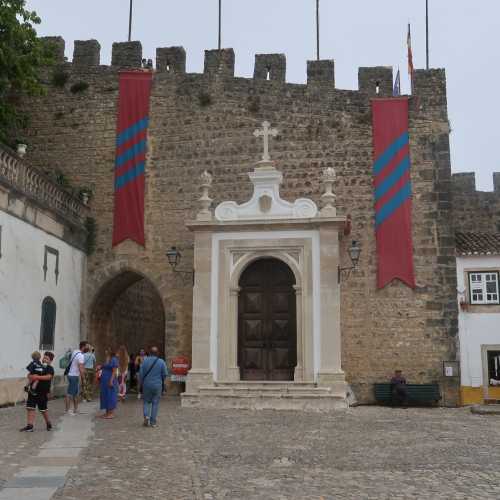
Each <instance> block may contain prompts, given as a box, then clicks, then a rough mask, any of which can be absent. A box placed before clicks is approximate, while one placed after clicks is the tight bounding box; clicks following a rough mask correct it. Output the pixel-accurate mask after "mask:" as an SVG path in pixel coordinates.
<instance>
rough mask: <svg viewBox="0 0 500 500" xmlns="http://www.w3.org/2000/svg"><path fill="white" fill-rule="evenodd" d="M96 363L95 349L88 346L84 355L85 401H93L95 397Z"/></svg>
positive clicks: (83, 395) (83, 392)
mask: <svg viewBox="0 0 500 500" xmlns="http://www.w3.org/2000/svg"><path fill="white" fill-rule="evenodd" d="M95 363H96V359H95V353H94V349H93V347H92V346H90V345H87V347H86V348H85V352H84V353H83V367H84V368H85V377H84V379H83V387H82V397H83V399H84V400H85V401H92V399H93V397H94V381H95Z"/></svg>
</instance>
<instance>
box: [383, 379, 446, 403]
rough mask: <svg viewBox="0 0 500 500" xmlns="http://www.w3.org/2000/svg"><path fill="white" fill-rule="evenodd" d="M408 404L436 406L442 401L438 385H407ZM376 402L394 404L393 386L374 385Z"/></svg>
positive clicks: (387, 384) (388, 384) (385, 384)
mask: <svg viewBox="0 0 500 500" xmlns="http://www.w3.org/2000/svg"><path fill="white" fill-rule="evenodd" d="M406 387H407V388H408V404H410V405H421V404H436V403H437V402H438V401H439V400H440V399H441V394H440V392H439V385H438V384H407V386H406ZM374 393H375V400H376V401H377V402H378V403H385V404H392V393H391V384H390V383H383V384H374Z"/></svg>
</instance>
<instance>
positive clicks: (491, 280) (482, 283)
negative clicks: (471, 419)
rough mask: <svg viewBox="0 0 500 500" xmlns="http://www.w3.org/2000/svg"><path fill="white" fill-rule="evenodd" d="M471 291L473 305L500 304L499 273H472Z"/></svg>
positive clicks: (470, 274)
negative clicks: (499, 290)
mask: <svg viewBox="0 0 500 500" xmlns="http://www.w3.org/2000/svg"><path fill="white" fill-rule="evenodd" d="M469 290H470V303H471V304H500V300H499V293H498V272H497V271H494V272H470V273H469Z"/></svg>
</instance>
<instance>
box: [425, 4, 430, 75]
mask: <svg viewBox="0 0 500 500" xmlns="http://www.w3.org/2000/svg"><path fill="white" fill-rule="evenodd" d="M425 58H426V59H425V60H426V63H427V64H426V66H427V69H429V0H425Z"/></svg>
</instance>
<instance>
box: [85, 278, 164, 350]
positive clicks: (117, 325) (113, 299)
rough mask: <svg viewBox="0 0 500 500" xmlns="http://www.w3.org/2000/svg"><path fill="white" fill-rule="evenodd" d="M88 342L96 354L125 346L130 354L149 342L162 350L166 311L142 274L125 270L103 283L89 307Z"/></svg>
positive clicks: (151, 285)
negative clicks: (109, 348) (108, 348)
mask: <svg viewBox="0 0 500 500" xmlns="http://www.w3.org/2000/svg"><path fill="white" fill-rule="evenodd" d="M89 326H90V328H89V341H90V342H91V343H92V344H93V345H94V346H95V348H96V352H97V355H98V356H102V354H103V352H104V349H106V348H107V347H112V348H116V347H118V346H120V345H125V346H126V347H127V350H128V352H129V353H130V354H132V353H138V352H139V349H141V348H147V347H150V346H152V345H156V346H158V349H159V350H160V352H161V353H162V355H163V354H164V353H165V314H164V308H163V303H162V300H161V297H160V295H159V294H158V292H157V290H156V288H155V286H154V285H153V284H152V283H151V281H150V280H149V279H147V278H145V277H144V276H143V275H141V274H139V273H136V272H134V271H124V272H122V273H120V274H118V275H117V276H115V277H114V278H112V279H111V280H110V281H108V282H107V283H105V284H104V285H103V286H102V288H101V289H100V291H99V292H98V293H97V296H96V298H95V299H94V301H93V304H92V306H91V314H90V325H89Z"/></svg>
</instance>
